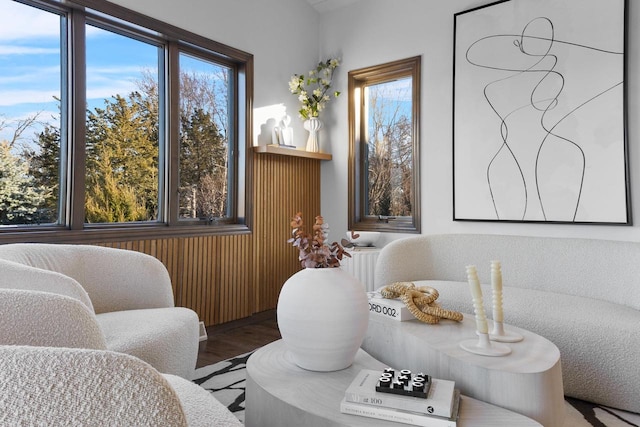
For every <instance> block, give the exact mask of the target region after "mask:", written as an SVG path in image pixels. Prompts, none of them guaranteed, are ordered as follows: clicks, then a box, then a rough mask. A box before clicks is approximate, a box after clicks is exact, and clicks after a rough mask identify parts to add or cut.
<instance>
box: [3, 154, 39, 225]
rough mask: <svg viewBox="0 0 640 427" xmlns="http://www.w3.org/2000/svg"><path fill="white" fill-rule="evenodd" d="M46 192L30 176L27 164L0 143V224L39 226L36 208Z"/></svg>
mask: <svg viewBox="0 0 640 427" xmlns="http://www.w3.org/2000/svg"><path fill="white" fill-rule="evenodd" d="M45 195H46V191H45V189H44V188H42V187H38V186H36V183H35V180H34V178H33V177H32V176H30V175H29V164H28V162H26V161H25V160H23V159H21V158H20V157H18V156H15V155H13V154H12V153H11V148H10V146H9V144H8V143H7V142H0V224H1V225H11V224H32V223H38V222H40V219H39V217H38V214H39V209H38V208H39V207H40V206H41V205H42V204H43V203H44V200H45Z"/></svg>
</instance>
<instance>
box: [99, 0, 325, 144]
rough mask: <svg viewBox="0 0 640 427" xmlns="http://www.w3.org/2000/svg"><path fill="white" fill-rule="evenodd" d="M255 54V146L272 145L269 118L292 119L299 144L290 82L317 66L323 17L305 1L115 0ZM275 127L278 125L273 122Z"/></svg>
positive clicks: (300, 132)
mask: <svg viewBox="0 0 640 427" xmlns="http://www.w3.org/2000/svg"><path fill="white" fill-rule="evenodd" d="M111 1H112V3H115V4H118V5H121V6H124V7H126V8H129V9H131V10H134V11H136V12H140V13H143V14H145V15H147V16H151V17H153V18H156V19H158V20H160V21H163V22H166V23H169V24H171V25H174V26H176V27H180V28H183V29H186V30H189V31H191V32H193V33H196V34H199V35H202V36H204V37H207V38H209V39H211V40H215V41H217V42H220V43H224V44H226V45H228V46H231V47H234V48H236V49H240V50H243V51H245V52H248V53H251V54H253V55H254V76H255V78H254V99H253V105H254V126H253V129H254V135H253V137H254V145H256V144H257V143H258V141H260V143H265V144H266V143H271V140H270V138H271V133H270V129H266V128H265V124H266V122H267V121H268V119H275V120H280V119H281V118H282V116H283V115H284V114H289V115H290V116H291V118H292V127H294V131H295V133H296V135H297V136H298V139H297V143H298V145H304V141H303V135H304V134H305V133H306V131H305V130H304V129H303V128H302V123H301V122H300V121H299V120H297V119H296V117H297V109H298V103H297V100H296V99H295V97H294V96H293V95H292V94H291V93H289V86H288V82H289V78H290V77H291V75H292V74H294V73H298V74H301V73H306V72H307V71H308V70H309V69H311V68H312V67H314V66H315V64H317V60H318V46H319V41H318V34H319V14H318V13H317V12H316V10H315V9H313V8H312V7H311V6H310V5H309V4H308V3H307V2H306V1H303V0H277V1H271V0H270V1H264V0H240V1H239V0H181V1H175V0H111ZM270 125H271V127H272V126H273V125H272V123H270Z"/></svg>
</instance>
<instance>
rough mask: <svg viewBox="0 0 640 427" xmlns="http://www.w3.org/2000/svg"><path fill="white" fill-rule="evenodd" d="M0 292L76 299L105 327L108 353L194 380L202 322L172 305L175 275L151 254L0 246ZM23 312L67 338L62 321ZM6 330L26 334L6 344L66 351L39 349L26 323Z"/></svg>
mask: <svg viewBox="0 0 640 427" xmlns="http://www.w3.org/2000/svg"><path fill="white" fill-rule="evenodd" d="M0 288H10V289H11V288H13V289H25V290H33V291H44V292H48V293H54V294H59V295H64V296H66V297H69V298H73V299H76V300H78V301H80V302H81V303H82V304H83V306H84V307H86V308H87V309H88V311H89V315H90V317H92V318H93V319H95V322H96V323H97V325H99V330H100V332H101V335H102V337H101V339H102V340H103V341H104V343H105V348H106V349H108V350H112V351H116V352H121V353H126V354H129V355H132V356H135V357H137V358H140V359H142V360H143V361H145V362H147V363H149V364H150V365H152V366H153V367H154V368H155V369H157V370H158V371H160V372H162V373H167V374H174V375H178V376H181V377H183V378H186V379H191V378H192V376H193V372H194V369H195V365H196V359H197V355H198V338H199V325H198V323H199V322H198V316H197V315H196V313H195V312H194V311H192V310H190V309H187V308H183V307H175V306H174V300H173V292H172V287H171V280H170V278H169V274H168V272H167V270H166V268H165V267H164V265H163V264H162V263H161V262H160V261H158V260H157V259H155V258H154V257H152V256H150V255H146V254H142V253H139V252H134V251H128V250H122V249H114V248H105V247H99V246H89V245H57V244H36V243H24V244H23V243H20V244H7V245H0ZM52 306H53V305H52ZM25 310H28V311H27V312H26V313H27V314H28V317H29V316H30V319H31V321H32V322H38V321H39V320H42V321H43V322H46V326H47V327H48V328H49V330H50V331H51V333H52V334H62V335H64V330H63V329H62V328H61V327H59V326H58V320H59V319H60V316H56V315H55V314H51V312H49V313H47V312H45V310H43V309H42V308H40V306H39V304H37V303H35V302H34V303H33V306H32V307H30V308H25ZM51 310H52V308H51ZM15 322H17V320H16V321H15ZM7 326H8V327H10V328H15V330H17V331H22V332H21V333H22V335H21V337H20V338H19V339H17V338H16V337H14V338H16V339H14V341H12V342H6V341H5V342H3V341H0V344H24V345H53V346H57V347H61V346H63V345H60V344H56V343H54V342H49V343H47V344H36V343H34V342H31V341H30V340H29V339H30V337H29V335H28V333H29V331H28V330H22V329H21V327H22V325H21V324H20V323H14V324H13V325H7ZM65 327H66V326H65ZM95 339H97V340H100V337H96V338H95ZM21 340H22V341H21ZM87 347H88V348H98V349H101V348H102V347H101V346H99V345H98V346H87Z"/></svg>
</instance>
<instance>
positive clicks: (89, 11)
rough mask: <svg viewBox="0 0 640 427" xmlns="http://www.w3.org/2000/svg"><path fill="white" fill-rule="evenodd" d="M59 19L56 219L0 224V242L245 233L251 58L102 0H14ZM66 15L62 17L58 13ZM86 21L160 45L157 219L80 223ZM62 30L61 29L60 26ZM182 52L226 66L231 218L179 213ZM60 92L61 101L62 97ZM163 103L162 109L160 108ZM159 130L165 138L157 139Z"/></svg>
mask: <svg viewBox="0 0 640 427" xmlns="http://www.w3.org/2000/svg"><path fill="white" fill-rule="evenodd" d="M18 2H19V3H23V4H25V5H27V6H32V7H38V8H41V9H43V10H45V11H49V12H52V13H58V14H61V16H62V22H63V24H62V25H61V43H63V45H66V46H67V49H66V51H65V50H64V48H63V54H62V57H61V60H60V65H61V76H62V80H63V82H62V92H63V97H62V98H63V102H62V105H61V136H60V140H61V147H60V150H61V152H60V153H61V154H60V158H61V164H60V171H61V172H60V173H61V181H62V182H61V188H65V189H66V192H64V193H62V194H61V195H60V197H61V198H60V202H59V203H60V212H59V216H60V224H48V225H43V226H40V225H24V226H11V227H6V228H4V227H0V243H10V242H21V241H25V240H27V239H28V240H29V241H34V242H35V241H37V242H47V241H51V242H53V241H56V242H59V241H66V242H97V241H100V242H105V241H113V240H122V237H123V235H125V236H126V238H127V240H129V239H148V238H165V237H166V238H168V237H183V236H202V235H215V234H222V235H229V234H245V233H249V232H250V229H251V213H252V212H251V200H250V197H251V194H252V191H251V188H250V185H251V182H252V170H251V150H250V146H251V140H252V129H251V122H252V112H251V109H252V103H253V102H252V100H253V55H252V54H249V53H246V52H243V51H241V50H238V49H235V48H232V47H229V46H226V45H224V44H221V43H218V42H215V41H213V40H210V39H207V38H206V37H203V36H200V35H198V34H195V33H191V32H189V31H187V30H184V29H181V28H178V27H175V26H173V25H170V24H167V23H165V22H162V21H159V20H157V19H155V18H151V17H148V16H145V15H143V14H140V13H138V12H135V11H132V10H130V9H127V8H125V7H122V6H119V5H116V4H113V3H110V2H106V1H102V0H64V1H57V0H19V1H18ZM65 17H66V18H65ZM86 25H96V26H100V27H101V28H106V29H108V30H111V31H113V30H115V31H116V32H117V33H119V34H124V35H128V36H131V37H133V38H135V39H138V40H141V41H147V42H150V43H152V44H156V45H158V46H160V47H161V49H162V51H161V53H160V54H159V55H164V58H160V57H159V66H160V63H162V62H163V63H164V70H161V69H160V71H159V78H161V79H162V80H163V81H159V83H158V86H159V88H164V94H160V99H159V104H160V106H161V107H160V117H159V123H160V127H161V129H160V130H159V134H160V135H161V136H160V141H159V171H158V172H159V175H160V178H159V179H160V180H159V183H158V184H159V200H158V203H159V204H161V206H162V212H163V213H162V216H161V217H160V218H158V220H157V221H150V222H130V223H103V224H87V223H85V222H84V203H85V200H84V191H85V190H84V188H85V182H84V181H85V179H84V175H85V140H86V120H85V117H86V91H85V89H86V75H85V71H86V54H85V52H86V45H85V28H86ZM65 30H66V33H64V31H65ZM181 52H184V53H188V54H190V55H197V56H198V57H200V58H203V59H205V60H207V61H212V62H215V63H218V64H221V65H223V66H225V67H228V68H229V69H230V70H233V71H232V74H233V76H232V78H231V80H232V87H231V88H230V98H231V99H230V104H232V106H231V110H230V115H231V119H230V124H231V129H230V136H229V144H230V159H232V160H233V162H231V164H230V171H229V173H231V174H232V176H231V178H230V180H231V182H233V186H232V188H229V190H228V191H229V194H228V197H229V202H230V205H232V206H231V209H230V212H231V213H232V215H230V217H228V218H223V219H221V220H219V221H213V222H208V221H198V220H192V221H189V220H187V221H185V220H184V219H183V220H181V219H180V218H179V215H178V203H179V198H178V196H177V188H178V179H179V178H178V165H179V151H178V150H179V137H178V135H179V127H180V123H179V65H178V62H179V61H178V58H179V55H180V53H181ZM65 97H66V102H65V101H64V100H65ZM163 104H164V108H162V105H163ZM163 135H164V136H163Z"/></svg>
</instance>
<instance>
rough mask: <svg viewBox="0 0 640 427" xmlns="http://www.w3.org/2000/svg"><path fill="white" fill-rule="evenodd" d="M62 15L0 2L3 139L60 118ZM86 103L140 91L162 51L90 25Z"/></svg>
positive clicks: (91, 104) (0, 118) (7, 0)
mask: <svg viewBox="0 0 640 427" xmlns="http://www.w3.org/2000/svg"><path fill="white" fill-rule="evenodd" d="M60 29H61V19H60V16H59V15H56V14H54V13H50V12H46V11H43V10H40V9H36V8H33V7H30V6H26V5H23V4H20V3H17V2H14V1H12V0H0V122H4V123H5V125H9V126H7V128H6V129H4V130H3V131H0V140H2V139H8V135H11V134H12V132H13V131H12V129H11V127H10V124H11V123H12V122H13V121H15V120H19V119H23V118H25V117H27V116H32V115H34V114H36V113H40V119H41V120H45V121H47V120H48V121H50V120H51V117H52V116H57V115H58V105H57V102H56V101H55V99H54V97H57V98H59V97H60V93H61V82H60V81H61V78H60V73H61V69H60V63H61V49H60V31H61V30H60ZM86 33H87V101H88V104H89V107H90V108H92V107H95V106H100V105H102V104H103V100H104V99H105V98H110V97H112V96H114V95H116V94H121V95H126V94H128V93H130V92H131V91H133V90H135V89H136V86H135V81H136V80H137V79H139V78H140V76H141V72H142V70H143V69H151V70H153V69H157V48H156V47H155V46H151V45H148V44H146V43H142V42H138V41H135V40H132V39H129V38H127V37H124V36H120V35H116V34H113V33H110V32H107V31H105V30H102V29H98V28H95V27H90V26H88V27H87V31H86Z"/></svg>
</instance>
